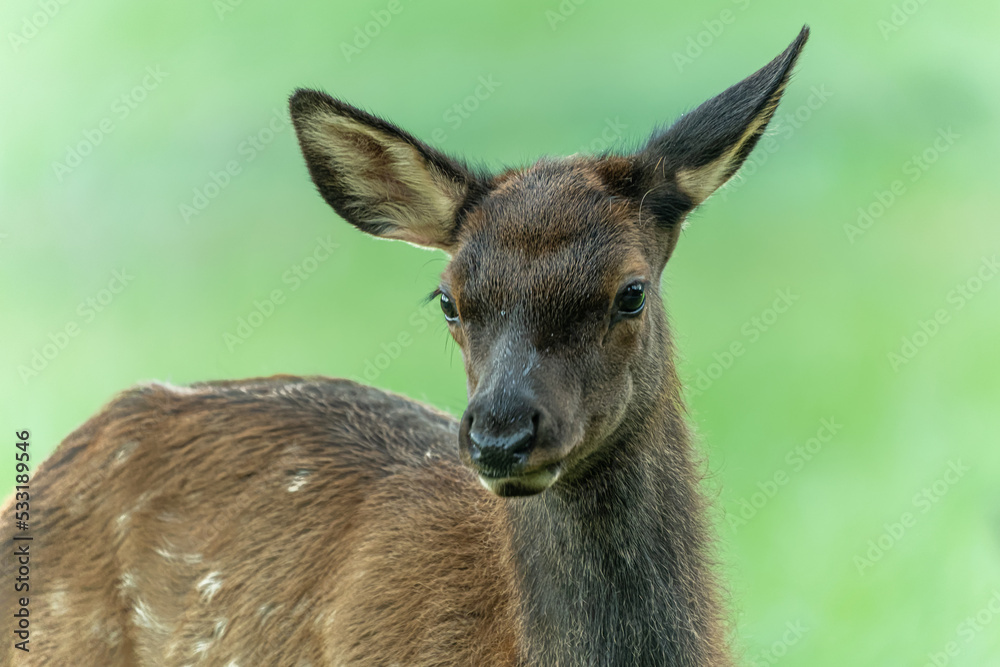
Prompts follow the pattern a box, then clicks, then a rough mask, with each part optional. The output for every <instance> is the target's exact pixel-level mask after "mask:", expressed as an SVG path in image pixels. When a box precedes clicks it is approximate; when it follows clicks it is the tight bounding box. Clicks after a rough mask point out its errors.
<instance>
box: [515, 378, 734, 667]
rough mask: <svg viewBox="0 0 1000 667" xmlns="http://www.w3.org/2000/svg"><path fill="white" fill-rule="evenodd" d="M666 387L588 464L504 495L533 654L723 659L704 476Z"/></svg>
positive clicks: (626, 661)
mask: <svg viewBox="0 0 1000 667" xmlns="http://www.w3.org/2000/svg"><path fill="white" fill-rule="evenodd" d="M669 394H670V395H668V396H664V399H665V400H663V401H660V402H659V407H658V408H656V409H655V410H654V411H652V412H651V413H649V414H646V415H643V416H638V417H633V418H632V419H630V420H626V423H629V424H630V426H629V427H626V428H623V429H620V432H619V433H617V434H616V435H615V436H614V438H613V440H612V441H611V442H608V443H607V446H605V447H603V448H602V451H604V452H607V453H608V454H607V455H605V456H603V457H602V458H600V459H599V460H597V461H595V462H594V464H593V465H591V466H590V467H589V469H588V471H587V472H586V473H585V474H583V475H581V476H579V477H578V478H575V479H573V480H572V482H559V483H557V484H556V485H554V486H553V487H552V488H550V489H548V490H547V491H545V492H544V493H541V494H539V495H537V496H531V497H528V498H525V499H521V500H514V501H511V502H510V503H509V504H508V507H509V515H510V520H511V527H512V541H513V547H514V549H513V553H514V559H515V568H516V571H517V572H518V575H519V578H520V582H519V583H520V596H521V616H522V621H523V623H524V631H525V637H526V642H525V646H524V650H525V654H526V655H527V656H528V658H529V660H536V659H537V661H538V663H539V664H559V665H575V664H583V663H587V661H588V660H593V659H596V656H603V657H602V658H601V659H600V660H599V661H600V663H601V664H608V665H719V664H726V663H725V661H724V660H722V659H721V658H720V657H719V656H721V655H722V649H721V641H720V639H719V631H718V627H717V626H718V622H717V620H718V617H719V614H718V610H717V605H716V601H715V587H714V583H713V581H712V579H711V576H710V574H709V572H708V568H707V563H706V560H707V559H706V551H707V543H708V542H709V540H708V538H707V531H706V529H705V527H704V523H705V519H704V515H705V510H704V505H703V500H702V498H701V496H700V494H699V492H698V489H697V480H698V474H697V470H696V467H695V465H694V464H693V462H692V460H691V458H692V457H691V452H690V444H689V436H688V431H687V427H686V425H685V423H684V421H683V418H682V417H681V415H680V410H679V409H678V408H679V406H680V400H679V396H677V392H676V391H673V390H671V391H669ZM588 656H589V657H588ZM587 664H589V663H587Z"/></svg>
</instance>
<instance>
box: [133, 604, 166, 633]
mask: <svg viewBox="0 0 1000 667" xmlns="http://www.w3.org/2000/svg"><path fill="white" fill-rule="evenodd" d="M132 616H133V618H134V619H135V624H136V625H138V626H139V627H141V628H146V629H147V630H150V631H152V632H156V633H159V634H164V635H165V634H167V633H169V632H170V630H169V628H167V626H166V625H164V624H163V622H162V621H161V620H160V619H159V618H157V617H156V615H155V614H154V613H153V610H152V609H150V608H149V605H147V604H146V603H145V602H144V601H143V600H141V599H138V598H137V599H136V601H135V607H134V608H133V610H132Z"/></svg>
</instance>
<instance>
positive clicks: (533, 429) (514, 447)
mask: <svg viewBox="0 0 1000 667" xmlns="http://www.w3.org/2000/svg"><path fill="white" fill-rule="evenodd" d="M537 432H538V425H537V422H536V421H535V419H534V418H532V421H531V426H530V427H528V428H525V429H522V430H520V431H518V432H517V433H515V434H513V435H512V436H511V437H510V440H509V441H508V442H507V451H509V452H510V453H511V454H523V453H525V452H527V451H528V450H529V449H531V448H532V446H533V445H534V444H535V433H537Z"/></svg>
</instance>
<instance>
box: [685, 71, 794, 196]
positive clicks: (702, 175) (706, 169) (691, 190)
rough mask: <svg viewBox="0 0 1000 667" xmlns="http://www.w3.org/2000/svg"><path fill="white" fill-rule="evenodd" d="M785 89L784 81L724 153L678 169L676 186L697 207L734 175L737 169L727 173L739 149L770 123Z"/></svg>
mask: <svg viewBox="0 0 1000 667" xmlns="http://www.w3.org/2000/svg"><path fill="white" fill-rule="evenodd" d="M784 90H785V84H782V85H781V86H780V87H779V88H778V89H777V90H776V91H775V92H774V94H773V95H771V98H770V99H769V100H768V102H767V105H765V106H764V108H763V109H761V111H760V113H758V114H757V116H756V117H755V118H754V119H753V121H751V122H750V124H749V125H747V128H746V130H744V132H743V134H742V135H740V138H739V140H738V141H736V142H735V143H734V144H733V145H732V146H730V147H729V149H728V150H727V151H726V152H725V153H723V154H722V155H720V156H719V157H718V158H716V159H715V160H713V161H712V162H709V163H708V164H706V165H702V166H701V167H696V168H693V169H678V170H677V185H678V186H679V187H680V188H681V190H683V191H684V193H685V194H686V195H687V196H689V197H691V199H692V201H694V203H695V206H697V205H698V204H700V203H702V202H703V201H705V200H706V199H708V197H709V195H711V194H712V193H713V192H715V191H716V190H718V189H719V188H720V187H722V185H723V184H724V183H725V182H726V181H728V180H729V179H730V178H732V177H733V175H735V173H736V171H738V170H733V171H732V173H729V174H728V175H727V172H729V171H730V169H731V167H732V162H733V158H734V157H735V156H736V155H738V154H739V152H740V149H741V148H742V147H743V145H744V144H746V142H747V141H748V140H749V139H750V137H753V136H754V135H756V134H757V133H758V132H760V131H761V130H762V128H763V127H764V126H765V125H767V122H768V121H769V120H771V116H772V115H773V114H774V110H775V109H777V108H778V101H779V100H781V93H782V92H784Z"/></svg>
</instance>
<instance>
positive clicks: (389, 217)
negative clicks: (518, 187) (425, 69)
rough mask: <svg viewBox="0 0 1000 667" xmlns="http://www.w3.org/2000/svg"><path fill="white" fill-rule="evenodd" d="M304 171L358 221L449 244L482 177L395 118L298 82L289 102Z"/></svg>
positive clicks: (380, 232) (397, 235)
mask: <svg viewBox="0 0 1000 667" xmlns="http://www.w3.org/2000/svg"><path fill="white" fill-rule="evenodd" d="M289 107H290V110H291V116H292V122H293V124H294V126H295V132H296V135H297V136H298V139H299V146H300V147H301V149H302V154H303V156H304V157H305V160H306V165H307V166H308V168H309V174H310V176H312V180H313V182H314V183H315V184H316V187H317V189H318V190H319V192H320V194H321V195H322V196H323V199H325V200H326V202H327V203H328V204H330V206H332V207H333V208H334V210H336V211H337V213H338V214H340V216H341V217H343V218H344V219H345V220H347V221H348V222H350V223H351V224H352V225H354V226H355V227H357V228H358V229H360V230H362V231H364V232H367V233H369V234H374V235H375V236H380V237H383V238H391V239H401V240H403V241H407V242H409V243H413V244H416V245H420V246H428V247H435V248H442V249H444V250H446V251H447V250H448V249H449V248H450V247H451V246H452V245H453V244H454V241H455V235H456V225H457V221H458V217H459V213H460V211H461V210H462V209H463V207H464V206H465V205H466V203H467V200H468V198H469V197H470V196H471V195H473V194H479V193H480V192H481V191H482V189H483V187H484V186H483V185H482V180H481V179H479V178H477V177H476V176H475V175H474V174H473V173H472V172H471V171H470V170H469V169H468V168H466V167H465V166H464V165H463V164H461V163H460V162H458V161H456V160H452V159H451V158H449V157H447V156H445V155H443V154H442V153H440V152H438V151H436V150H434V149H433V148H431V147H430V146H427V145H426V144H424V143H422V142H420V141H418V140H417V139H415V138H414V137H413V136H411V135H410V134H408V133H406V132H404V131H403V130H401V129H400V128H398V127H396V126H395V125H393V124H392V123H389V122H388V121H385V120H383V119H381V118H378V117H376V116H373V115H371V114H369V113H367V112H365V111H362V110H361V109H358V108H356V107H353V106H351V105H349V104H346V103H344V102H341V101H340V100H336V99H334V98H332V97H330V96H329V95H327V94H325V93H321V92H318V91H314V90H304V89H300V90H297V91H296V92H295V94H294V95H292V98H291V100H290V102H289Z"/></svg>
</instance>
